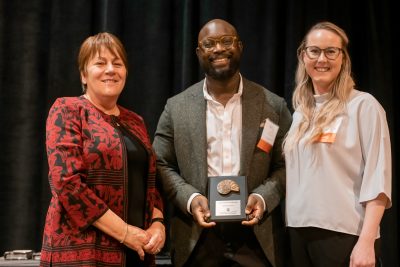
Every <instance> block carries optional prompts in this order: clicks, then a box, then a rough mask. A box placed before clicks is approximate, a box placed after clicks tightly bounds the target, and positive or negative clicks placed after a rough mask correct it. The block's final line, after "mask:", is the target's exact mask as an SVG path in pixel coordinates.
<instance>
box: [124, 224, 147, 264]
mask: <svg viewBox="0 0 400 267" xmlns="http://www.w3.org/2000/svg"><path fill="white" fill-rule="evenodd" d="M151 239H152V236H151V234H150V233H148V232H147V231H145V230H143V229H141V228H138V227H135V226H132V225H128V232H127V234H126V238H125V240H124V245H125V246H127V247H129V248H130V249H133V250H135V251H136V252H137V253H138V255H139V257H140V259H141V260H144V247H145V246H146V245H147V244H149V242H150V240H151Z"/></svg>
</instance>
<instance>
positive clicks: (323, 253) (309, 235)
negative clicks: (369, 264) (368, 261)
mask: <svg viewBox="0 0 400 267" xmlns="http://www.w3.org/2000/svg"><path fill="white" fill-rule="evenodd" d="M288 229H289V239H290V254H291V262H292V266H293V267H342V266H343V267H348V266H349V264H350V255H351V252H352V250H353V248H354V246H355V245H356V243H357V240H358V236H355V235H350V234H344V233H339V232H335V231H329V230H325V229H321V228H316V227H288ZM379 251H380V239H377V240H376V241H375V257H376V266H380V264H379V262H380V261H379V256H380V254H379Z"/></svg>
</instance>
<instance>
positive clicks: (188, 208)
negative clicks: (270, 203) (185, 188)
mask: <svg viewBox="0 0 400 267" xmlns="http://www.w3.org/2000/svg"><path fill="white" fill-rule="evenodd" d="M198 195H201V194H200V193H193V194H192V195H191V196H190V198H189V200H188V202H187V204H186V210H187V212H189V213H190V214H192V212H190V205H191V204H192V200H193V198H195V197H196V196H198ZM263 201H264V200H263Z"/></svg>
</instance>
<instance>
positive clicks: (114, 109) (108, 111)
mask: <svg viewBox="0 0 400 267" xmlns="http://www.w3.org/2000/svg"><path fill="white" fill-rule="evenodd" d="M83 97H84V98H86V99H87V100H88V101H89V102H90V103H91V104H92V105H93V106H95V107H96V108H97V109H99V110H101V111H102V112H104V113H105V114H107V115H114V116H119V114H120V111H119V108H118V106H117V105H115V106H114V107H112V108H110V109H109V108H104V107H103V106H101V105H97V104H96V103H95V102H93V100H92V99H91V98H90V96H89V95H88V94H84V95H83Z"/></svg>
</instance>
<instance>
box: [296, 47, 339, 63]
mask: <svg viewBox="0 0 400 267" xmlns="http://www.w3.org/2000/svg"><path fill="white" fill-rule="evenodd" d="M304 50H305V51H306V55H307V56H308V57H309V58H310V59H317V58H319V56H320V55H321V52H324V55H325V56H326V58H327V59H331V60H334V59H336V58H337V57H338V56H339V54H340V52H341V51H342V49H341V48H339V47H327V48H325V49H321V48H319V47H318V46H307V47H306V48H305V49H304Z"/></svg>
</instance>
